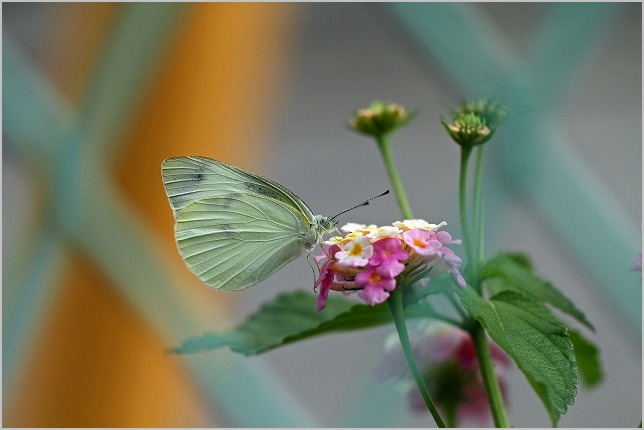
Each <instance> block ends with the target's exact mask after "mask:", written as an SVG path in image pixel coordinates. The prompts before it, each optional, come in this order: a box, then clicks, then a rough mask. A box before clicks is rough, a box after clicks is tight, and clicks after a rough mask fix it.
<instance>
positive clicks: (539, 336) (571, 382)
mask: <svg viewBox="0 0 644 430" xmlns="http://www.w3.org/2000/svg"><path fill="white" fill-rule="evenodd" d="M456 291H457V292H458V294H459V296H460V298H461V303H462V304H463V306H464V307H465V308H466V309H467V310H468V311H469V312H470V314H471V315H472V316H473V317H474V318H475V319H476V320H477V321H479V322H480V323H481V324H483V326H484V327H485V329H486V330H487V332H488V334H489V335H490V337H491V338H492V339H493V340H494V341H495V342H496V343H497V344H498V345H499V346H500V347H501V348H503V350H505V352H507V353H508V354H509V355H510V356H511V357H512V358H513V359H514V361H515V362H516V363H517V366H518V367H519V368H520V369H521V371H522V372H523V374H524V375H525V376H526V378H527V379H528V381H529V382H530V384H531V385H532V386H533V388H534V390H535V392H536V393H537V395H538V396H539V398H540V399H541V401H542V402H543V404H544V406H545V407H546V410H547V411H548V414H549V415H550V419H551V420H552V423H553V425H556V423H557V422H558V421H559V418H560V417H561V415H562V414H564V413H565V412H566V411H567V409H568V406H569V405H572V404H573V402H574V400H575V396H576V395H577V384H578V382H579V379H578V378H577V366H576V363H575V356H574V353H573V346H572V343H571V341H570V339H569V338H568V334H567V329H566V326H565V325H564V324H563V323H562V322H561V321H560V320H559V319H558V318H556V317H555V316H554V315H552V314H551V313H550V311H548V309H547V308H546V307H545V306H543V305H542V304H541V303H539V302H537V301H535V300H533V299H532V298H531V297H529V296H526V295H524V294H521V293H519V292H516V291H503V292H501V293H499V294H497V295H496V296H494V297H492V298H491V299H490V300H486V299H483V298H481V297H480V296H479V295H478V294H477V293H476V291H474V289H472V288H467V289H464V290H460V289H458V290H456Z"/></svg>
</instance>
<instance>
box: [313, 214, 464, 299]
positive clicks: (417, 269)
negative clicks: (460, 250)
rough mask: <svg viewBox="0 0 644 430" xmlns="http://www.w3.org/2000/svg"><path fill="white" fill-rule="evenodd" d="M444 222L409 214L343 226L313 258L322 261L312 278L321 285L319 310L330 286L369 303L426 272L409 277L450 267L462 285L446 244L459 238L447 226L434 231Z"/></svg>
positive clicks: (454, 257) (456, 260) (454, 258)
mask: <svg viewBox="0 0 644 430" xmlns="http://www.w3.org/2000/svg"><path fill="white" fill-rule="evenodd" d="M446 224H447V223H445V222H442V223H440V224H430V223H428V222H427V221H425V220H422V219H412V220H404V221H396V222H394V223H393V224H392V225H388V226H382V227H378V226H376V225H369V226H366V225H364V224H354V223H349V224H346V225H344V226H342V227H341V230H342V231H343V232H345V233H346V234H345V235H344V236H335V237H331V238H330V239H329V240H327V241H324V242H323V248H322V250H323V252H324V254H323V255H320V256H318V257H316V261H317V262H318V265H320V264H321V266H320V275H319V277H318V279H317V280H316V281H315V289H317V288H320V293H319V296H318V302H317V309H318V311H321V310H322V309H324V308H325V306H326V300H327V298H328V295H329V291H330V290H335V291H342V292H345V293H352V292H357V294H358V297H360V298H361V299H362V300H363V301H364V302H365V303H367V304H369V305H372V306H373V305H377V304H379V303H382V302H384V301H385V300H387V298H388V297H389V293H390V292H391V291H393V290H394V289H396V287H397V286H398V284H399V283H400V282H401V281H403V282H404V280H405V279H407V280H409V279H412V280H413V282H412V283H416V282H423V283H425V284H426V283H427V282H428V281H429V278H428V277H426V276H421V278H422V279H415V278H416V277H417V276H412V275H418V274H421V275H422V274H423V273H431V275H432V276H435V275H439V274H441V273H445V272H447V271H451V272H452V273H453V275H454V277H455V279H456V282H457V283H458V284H459V285H460V286H461V287H462V288H465V280H464V279H463V276H462V275H461V273H460V271H459V269H458V267H459V265H460V264H461V259H460V258H459V257H458V256H457V255H456V254H454V251H452V250H451V249H449V248H447V246H446V245H449V244H460V243H461V241H460V240H452V236H451V235H450V234H449V233H448V232H446V231H438V229H439V228H440V227H442V226H444V225H446ZM430 269H431V270H430Z"/></svg>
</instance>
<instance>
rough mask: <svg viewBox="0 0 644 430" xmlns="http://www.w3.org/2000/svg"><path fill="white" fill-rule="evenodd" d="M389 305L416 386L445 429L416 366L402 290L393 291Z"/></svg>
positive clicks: (428, 407) (437, 423)
mask: <svg viewBox="0 0 644 430" xmlns="http://www.w3.org/2000/svg"><path fill="white" fill-rule="evenodd" d="M387 303H388V304H389V310H390V311H391V317H392V318H393V320H394V324H395V325H396V331H397V332H398V337H399V338H400V345H401V346H402V350H403V353H404V354H405V359H406V360H407V365H408V366H409V370H411V374H412V375H413V377H414V380H415V381H416V385H417V386H418V389H419V390H420V394H421V395H422V396H423V400H425V404H426V405H427V409H429V412H430V413H431V414H432V417H434V421H436V425H437V426H438V427H441V428H444V427H445V423H443V420H442V418H441V417H440V415H439V414H438V410H437V409H436V407H435V406H434V403H433V402H432V400H431V399H430V398H429V393H428V392H427V387H426V386H425V381H423V377H422V376H421V375H420V372H419V371H418V367H417V366H416V360H415V359H414V355H413V353H412V350H411V344H410V343H409V335H408V333H407V325H406V324H405V316H404V314H403V302H402V290H401V289H399V288H398V289H395V290H394V291H392V292H391V295H390V296H389V299H387Z"/></svg>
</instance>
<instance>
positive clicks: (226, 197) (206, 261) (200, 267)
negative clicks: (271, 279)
mask: <svg viewBox="0 0 644 430" xmlns="http://www.w3.org/2000/svg"><path fill="white" fill-rule="evenodd" d="M175 237H176V240H177V247H178V249H179V254H181V257H183V259H184V261H185V262H186V265H187V266H188V268H189V269H190V271H191V272H193V273H194V274H195V275H197V276H198V277H199V278H200V279H201V280H202V281H203V282H204V283H205V284H206V285H208V286H209V287H211V288H216V289H220V290H241V289H244V288H247V287H250V286H251V285H255V284H257V283H258V282H260V281H262V280H263V279H265V278H267V277H268V276H270V275H272V274H273V273H274V272H275V271H277V270H278V269H279V268H281V267H282V266H284V265H285V264H286V263H288V262H290V261H291V260H293V259H295V258H296V257H298V256H299V255H301V254H302V253H303V252H304V251H306V250H308V249H310V247H311V246H312V245H314V244H315V243H317V240H318V238H319V230H318V229H317V224H315V225H314V226H313V229H312V225H311V224H310V223H309V221H308V220H307V219H306V218H305V217H304V216H303V214H301V213H300V212H298V211H297V210H296V209H295V208H293V207H291V206H289V205H287V204H285V203H284V202H282V201H280V200H276V199H273V198H270V197H266V196H263V195H259V194H239V193H236V194H222V195H218V196H215V197H210V198H206V199H202V200H198V201H196V202H194V203H191V204H188V205H186V206H185V207H184V208H183V209H182V210H181V211H180V212H179V213H178V215H177V222H176V225H175Z"/></svg>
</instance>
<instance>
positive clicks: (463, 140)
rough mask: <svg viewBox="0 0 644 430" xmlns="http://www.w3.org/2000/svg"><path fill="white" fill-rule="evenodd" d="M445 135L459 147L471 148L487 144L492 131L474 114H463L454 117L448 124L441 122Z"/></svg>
mask: <svg viewBox="0 0 644 430" xmlns="http://www.w3.org/2000/svg"><path fill="white" fill-rule="evenodd" d="M441 123H442V124H443V127H445V130H447V133H448V134H449V135H450V136H451V137H452V139H454V141H455V142H456V143H458V144H459V145H461V146H467V147H472V146H475V145H480V144H482V143H485V142H487V141H488V140H489V139H490V138H491V137H492V134H493V131H492V130H491V129H490V128H489V127H488V126H487V125H485V121H483V120H482V119H481V117H480V116H478V115H476V114H474V113H464V114H460V115H457V116H455V117H454V119H452V122H450V123H449V124H448V123H446V122H445V121H443V120H441Z"/></svg>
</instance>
